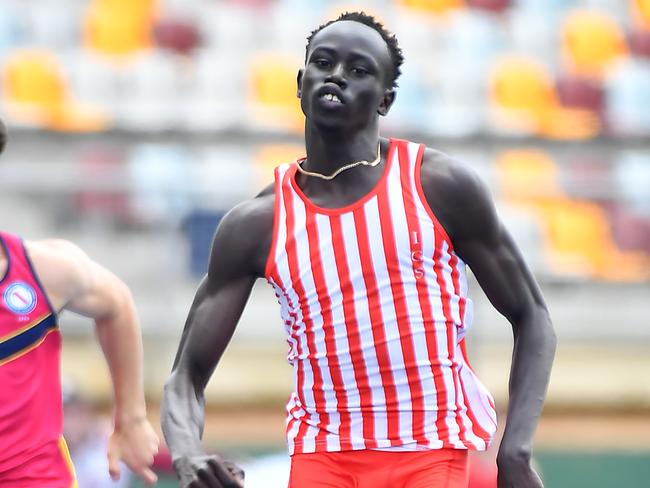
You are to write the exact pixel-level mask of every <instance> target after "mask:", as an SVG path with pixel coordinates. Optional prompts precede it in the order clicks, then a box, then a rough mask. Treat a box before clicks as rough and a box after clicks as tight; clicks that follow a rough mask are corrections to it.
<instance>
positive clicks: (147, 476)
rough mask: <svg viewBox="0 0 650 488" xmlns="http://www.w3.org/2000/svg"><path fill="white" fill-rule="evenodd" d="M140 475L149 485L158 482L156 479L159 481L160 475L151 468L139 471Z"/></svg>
mask: <svg viewBox="0 0 650 488" xmlns="http://www.w3.org/2000/svg"><path fill="white" fill-rule="evenodd" d="M138 475H139V476H140V477H141V478H142V480H143V481H144V483H145V485H147V486H153V485H155V484H156V481H158V476H157V475H156V473H154V472H153V471H152V470H151V469H149V468H142V469H141V470H140V471H139V472H138Z"/></svg>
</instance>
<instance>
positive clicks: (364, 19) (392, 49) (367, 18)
mask: <svg viewBox="0 0 650 488" xmlns="http://www.w3.org/2000/svg"><path fill="white" fill-rule="evenodd" d="M342 20H351V21H353V22H359V23H361V24H363V25H367V26H368V27H371V28H373V29H375V30H376V31H377V32H378V33H379V35H380V36H381V38H382V39H383V40H384V41H385V42H386V45H387V46H388V52H389V53H390V58H391V60H392V61H393V76H392V79H391V84H392V87H393V88H395V87H397V78H399V75H401V74H402V70H401V69H400V66H401V65H402V63H403V62H404V55H403V54H402V49H401V48H400V47H399V45H398V44H397V37H395V34H393V33H391V32H389V31H388V30H387V29H386V28H385V27H384V25H383V24H382V23H381V22H379V21H378V20H377V19H375V18H374V17H373V16H372V15H368V14H367V13H365V12H344V13H342V14H341V15H339V16H338V18H336V19H334V20H330V21H329V22H325V23H324V24H321V25H320V26H318V27H317V28H316V29H315V30H313V31H312V32H311V34H309V37H307V47H306V48H305V61H307V55H308V54H309V48H310V46H311V41H312V40H313V39H314V36H315V35H316V34H318V33H319V32H320V31H322V30H323V29H324V28H325V27H328V26H330V25H332V24H333V23H335V22H340V21H342Z"/></svg>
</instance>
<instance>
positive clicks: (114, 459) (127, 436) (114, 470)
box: [108, 418, 160, 486]
mask: <svg viewBox="0 0 650 488" xmlns="http://www.w3.org/2000/svg"><path fill="white" fill-rule="evenodd" d="M159 443H160V441H159V440H158V436H157V435H156V432H155V431H154V430H153V427H152V426H151V424H150V423H149V421H148V420H147V419H146V418H143V419H138V420H137V421H134V422H133V423H130V424H128V425H125V426H122V427H120V428H119V429H118V428H116V429H115V430H114V431H113V433H112V434H111V437H110V438H109V440H108V472H109V473H110V475H111V478H112V479H113V480H118V479H119V478H120V461H123V462H124V464H126V465H127V466H128V467H129V469H130V470H131V471H133V472H134V473H135V474H137V475H138V476H140V477H141V478H142V479H143V480H144V482H145V483H146V484H147V485H150V486H151V485H153V484H155V483H156V481H157V480H158V477H157V476H156V474H155V473H154V472H153V471H152V470H151V468H150V466H151V465H152V464H153V457H154V456H155V455H156V453H157V452H158V444H159Z"/></svg>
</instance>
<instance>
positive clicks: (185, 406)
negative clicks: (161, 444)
mask: <svg viewBox="0 0 650 488" xmlns="http://www.w3.org/2000/svg"><path fill="white" fill-rule="evenodd" d="M204 421H205V397H204V393H203V391H198V392H197V391H196V389H195V387H194V384H193V382H192V381H191V380H190V378H189V377H188V376H187V375H186V374H184V372H182V371H178V370H176V371H174V372H173V373H172V374H171V376H170V377H169V379H168V380H167V382H166V383H165V388H164V391H163V398H162V403H161V405H160V423H161V426H162V431H163V435H164V436H165V440H166V442H167V446H168V447H169V451H170V453H171V456H172V460H174V461H176V460H177V459H179V458H181V457H183V456H195V455H201V454H202V453H203V448H202V447H201V437H202V434H203V425H204Z"/></svg>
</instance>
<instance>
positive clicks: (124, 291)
mask: <svg viewBox="0 0 650 488" xmlns="http://www.w3.org/2000/svg"><path fill="white" fill-rule="evenodd" d="M5 140H6V131H5V128H4V125H3V124H2V121H1V120H0V152H1V151H2V149H3V148H4V144H5ZM62 310H71V311H73V312H76V313H79V314H82V315H85V316H87V317H91V318H93V319H95V324H96V331H97V337H98V340H99V343H100V345H101V347H102V349H103V351H104V356H105V357H106V360H107V362H108V366H109V369H110V373H111V378H112V381H113V389H114V396H115V407H114V430H113V433H112V435H111V437H110V440H109V444H108V466H109V472H110V474H111V476H112V477H113V478H114V479H118V478H119V476H120V467H119V461H120V460H121V461H123V462H124V463H126V465H127V466H129V468H131V470H133V471H134V472H135V473H137V474H138V475H140V476H141V477H142V478H143V479H144V481H145V482H146V483H147V484H153V483H155V481H156V475H155V474H154V473H153V471H151V470H150V469H149V466H150V465H151V464H152V462H153V456H154V454H155V453H156V452H157V449H158V438H157V436H156V433H155V432H154V430H153V428H152V426H151V424H150V423H149V421H148V420H147V417H146V408H145V401H144V392H143V386H142V342H141V338H140V328H139V325H138V320H137V317H136V313H135V308H134V306H133V300H132V298H131V294H130V292H129V290H128V288H127V287H126V285H125V284H124V283H122V282H121V281H120V280H119V279H118V278H117V277H115V276H114V275H113V274H111V273H110V272H109V271H108V270H106V269H104V268H103V267H101V266H100V265H99V264H97V263H95V262H94V261H92V260H91V259H90V258H88V256H87V255H86V254H84V253H83V251H81V249H79V248H78V247H76V246H75V245H73V244H72V243H69V242H67V241H61V240H43V241H35V242H25V241H23V240H21V239H20V238H18V237H17V236H15V235H12V234H9V233H6V232H0V486H2V487H3V488H36V487H38V488H70V487H76V486H77V483H76V480H75V475H74V468H73V466H72V463H71V461H70V456H69V454H68V449H67V447H66V444H65V441H64V439H63V436H62V433H63V414H62V405H61V378H60V372H59V359H60V351H61V335H60V333H59V328H58V325H57V316H58V314H59V313H60V312H61V311H62ZM84 488H85V487H84Z"/></svg>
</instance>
